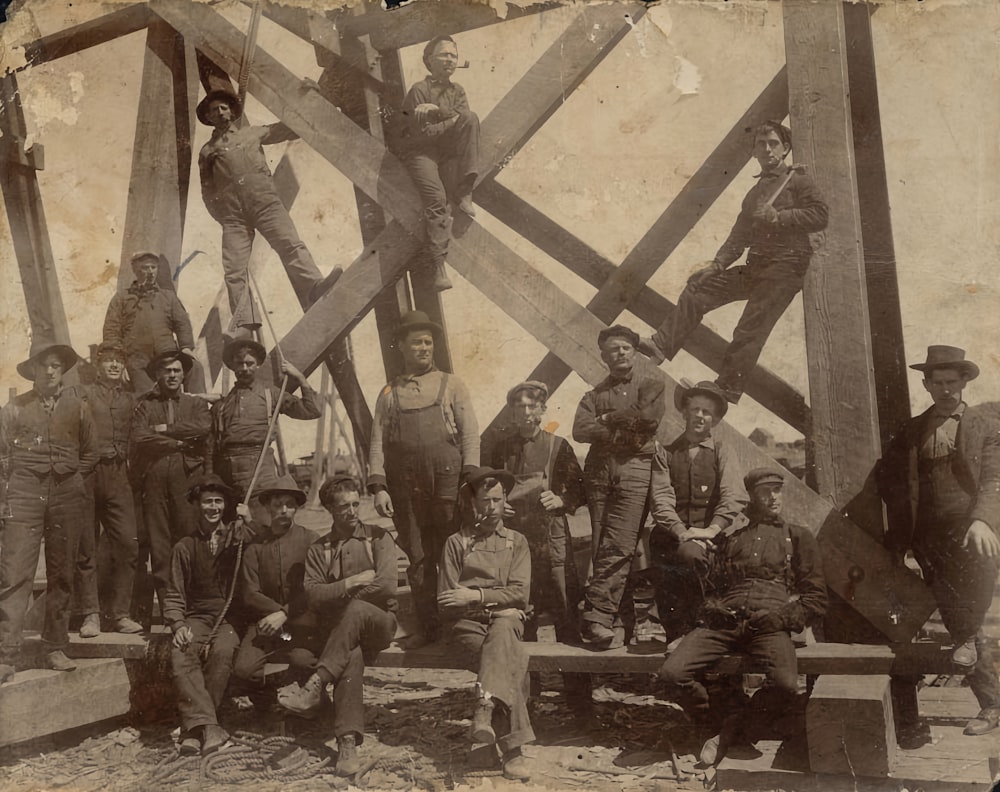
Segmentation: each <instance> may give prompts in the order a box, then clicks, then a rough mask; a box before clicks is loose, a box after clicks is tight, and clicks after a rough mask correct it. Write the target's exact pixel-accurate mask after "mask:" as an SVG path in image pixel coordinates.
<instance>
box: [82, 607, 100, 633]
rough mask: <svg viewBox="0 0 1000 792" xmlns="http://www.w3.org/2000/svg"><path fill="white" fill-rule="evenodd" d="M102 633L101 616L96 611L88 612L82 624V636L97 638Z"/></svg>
mask: <svg viewBox="0 0 1000 792" xmlns="http://www.w3.org/2000/svg"><path fill="white" fill-rule="evenodd" d="M100 634H101V618H100V616H98V615H97V614H96V613H88V614H87V615H86V616H84V617H83V624H81V625H80V637H81V638H96V637H97V636H98V635H100Z"/></svg>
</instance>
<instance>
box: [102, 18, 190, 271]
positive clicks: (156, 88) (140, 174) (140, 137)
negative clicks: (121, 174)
mask: <svg viewBox="0 0 1000 792" xmlns="http://www.w3.org/2000/svg"><path fill="white" fill-rule="evenodd" d="M194 61H195V56H194V50H193V49H192V48H191V47H187V46H185V43H184V39H183V38H182V37H181V36H180V34H179V33H178V32H177V31H176V30H174V29H173V28H171V27H170V25H168V24H166V23H165V22H163V21H162V20H160V19H153V20H151V21H150V23H149V26H148V28H147V33H146V49H145V57H144V60H143V66H142V85H141V88H140V91H139V112H138V115H137V118H136V125H135V139H134V143H133V146H132V174H131V177H130V180H129V190H128V204H127V206H126V210H125V228H124V231H123V232H122V253H121V266H120V267H119V270H118V288H119V290H124V289H127V288H128V287H129V285H130V284H131V283H132V281H133V279H134V277H135V276H134V274H133V272H132V268H131V266H129V260H130V259H131V257H132V254H133V253H135V252H136V251H138V250H152V251H155V252H157V253H161V254H162V255H164V256H166V257H167V260H168V261H169V262H170V266H171V273H170V274H171V275H172V274H173V270H175V269H176V268H177V266H178V265H179V264H180V260H181V250H182V245H183V239H184V218H185V215H186V212H187V200H188V186H189V182H190V177H191V141H192V139H193V138H194V125H195V102H196V100H197V96H198V91H197V68H196V64H195V62H194ZM166 276H167V274H166V273H161V278H166ZM160 286H161V287H163V288H173V283H164V282H161V283H160Z"/></svg>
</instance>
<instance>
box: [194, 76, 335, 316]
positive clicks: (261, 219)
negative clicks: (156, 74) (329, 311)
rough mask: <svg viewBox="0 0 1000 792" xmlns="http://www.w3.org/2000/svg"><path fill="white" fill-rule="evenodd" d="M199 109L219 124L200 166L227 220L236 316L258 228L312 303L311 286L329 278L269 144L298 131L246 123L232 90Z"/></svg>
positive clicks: (202, 117)
mask: <svg viewBox="0 0 1000 792" xmlns="http://www.w3.org/2000/svg"><path fill="white" fill-rule="evenodd" d="M197 114H198V120H199V121H201V123H203V124H205V125H207V126H211V127H214V131H213V132H212V137H211V139H210V140H209V141H208V142H207V143H206V144H205V145H204V146H202V148H201V151H200V152H199V154H198V170H199V172H200V174H201V194H202V198H203V199H204V201H205V206H206V207H207V209H208V212H209V214H211V215H212V217H214V218H215V219H216V220H217V221H218V222H219V223H220V224H221V225H222V269H223V271H224V273H225V279H226V290H227V291H228V293H229V308H230V310H231V311H232V312H233V314H234V316H235V315H236V313H237V308H238V307H239V305H240V301H241V300H242V299H243V296H244V293H245V292H246V290H247V265H248V263H249V261H250V252H251V250H252V249H253V240H254V236H255V235H256V232H257V231H259V232H260V233H261V234H262V235H263V236H264V239H266V240H267V243H268V244H269V245H270V246H271V247H272V248H273V249H274V252H275V253H277V254H278V257H279V258H280V259H281V263H282V265H284V267H285V272H287V273H288V278H289V280H290V281H291V283H292V288H293V289H295V294H296V295H297V296H298V298H299V302H300V303H301V304H302V305H303V306H304V307H308V306H309V305H310V302H311V297H310V291H311V290H312V289H313V287H314V286H315V285H316V284H317V283H319V282H320V281H321V280H322V279H323V277H322V275H321V274H320V271H319V268H318V267H317V266H316V263H315V262H314V261H313V258H312V255H311V254H310V253H309V250H308V249H307V248H306V246H305V243H304V242H303V241H302V240H301V239H300V238H299V233H298V231H297V230H296V229H295V224H294V223H293V222H292V218H291V217H289V215H288V210H286V209H285V207H284V204H282V203H281V198H280V197H279V196H278V191H277V189H276V188H275V186H274V179H273V178H272V177H271V169H270V168H269V167H268V164H267V158H266V157H265V156H264V148H263V147H264V146H268V145H271V144H273V143H282V142H284V141H286V140H295V139H296V138H297V137H298V135H296V134H295V133H294V132H292V130H290V129H289V128H288V127H287V126H285V125H284V124H282V123H277V124H268V125H267V126H250V125H248V124H247V125H243V126H240V125H239V124H237V122H238V121H239V119H240V118H241V117H242V115H243V106H242V104H241V103H240V100H239V98H238V97H237V96H235V95H234V94H232V93H230V92H229V91H227V90H214V91H210V92H209V93H208V95H207V96H206V97H205V98H204V99H202V100H201V102H200V103H199V104H198V110H197Z"/></svg>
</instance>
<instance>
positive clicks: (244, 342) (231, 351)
mask: <svg viewBox="0 0 1000 792" xmlns="http://www.w3.org/2000/svg"><path fill="white" fill-rule="evenodd" d="M244 348H245V349H247V350H249V352H250V354H251V355H253V357H254V360H256V361H257V365H258V366H263V365H264V359H265V358H266V357H267V350H266V349H264V345H263V344H259V343H257V342H256V341H254V340H253V339H252V338H235V339H233V340H232V341H227V342H226V345H225V346H224V347H223V348H222V362H223V363H225V364H226V367H227V368H229V369H232V367H233V355H235V354H236V352H237V351H238V350H240V349H244Z"/></svg>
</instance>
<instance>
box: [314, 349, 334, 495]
mask: <svg viewBox="0 0 1000 792" xmlns="http://www.w3.org/2000/svg"><path fill="white" fill-rule="evenodd" d="M329 400H330V372H329V370H327V369H326V368H324V369H323V373H322V375H321V378H320V384H319V420H318V421H317V422H316V448H315V450H314V451H313V463H312V476H311V479H312V480H311V481H310V482H309V504H310V505H311V506H315V505H316V504H317V503H318V502H319V488H320V487H321V486H322V485H323V442H324V441H325V439H326V411H327V409H328V408H329V404H328V403H329Z"/></svg>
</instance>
